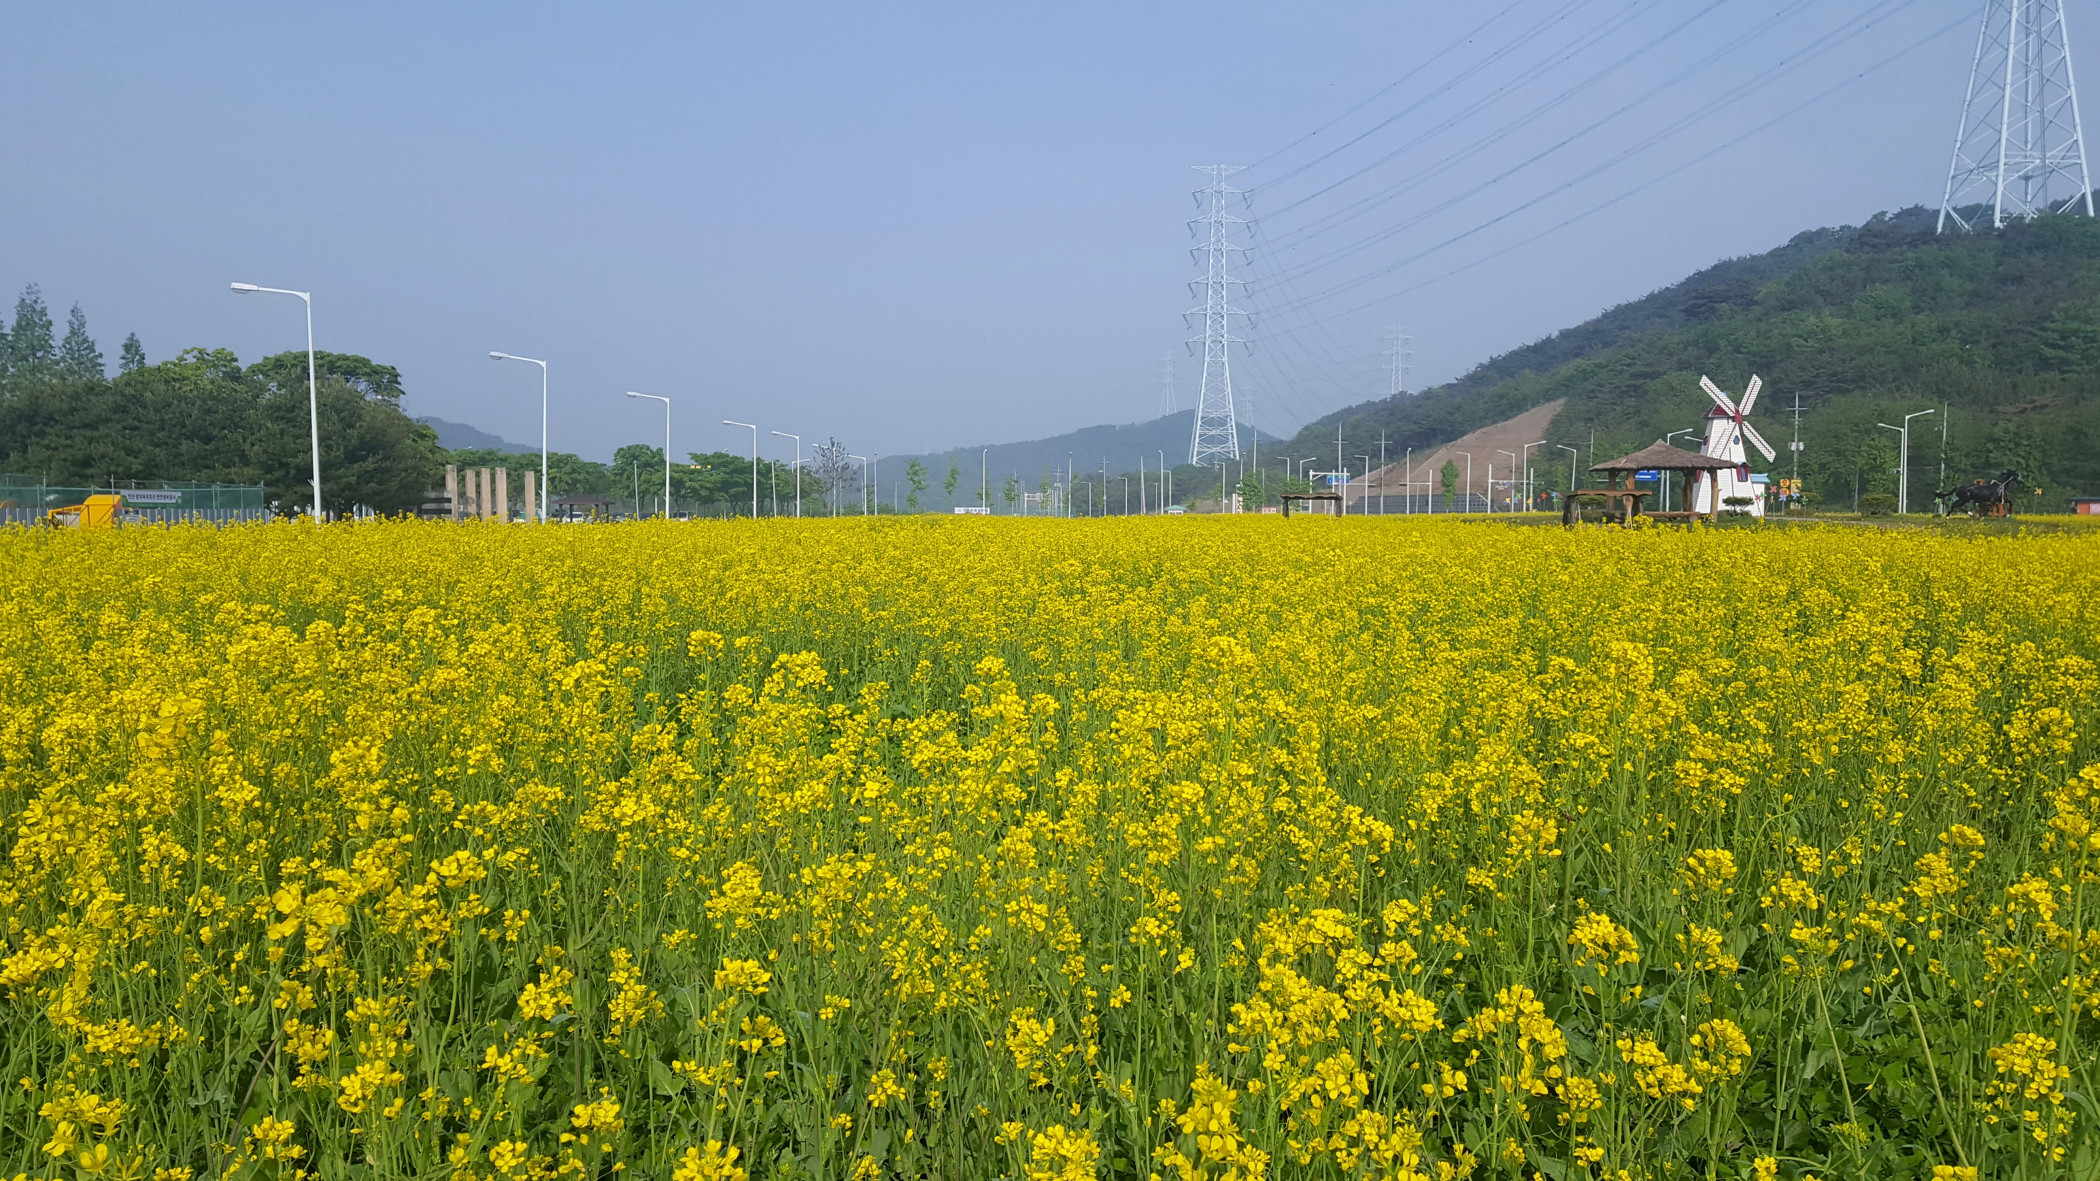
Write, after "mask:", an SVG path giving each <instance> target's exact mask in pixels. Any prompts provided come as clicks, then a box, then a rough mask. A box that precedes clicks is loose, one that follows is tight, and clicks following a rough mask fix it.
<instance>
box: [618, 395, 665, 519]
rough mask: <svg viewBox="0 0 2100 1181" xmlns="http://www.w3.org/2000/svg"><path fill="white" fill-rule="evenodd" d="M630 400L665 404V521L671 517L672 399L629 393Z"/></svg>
mask: <svg viewBox="0 0 2100 1181" xmlns="http://www.w3.org/2000/svg"><path fill="white" fill-rule="evenodd" d="M627 396H628V397H630V398H647V399H649V400H650V401H652V402H662V403H663V404H664V519H666V520H669V519H670V516H671V399H669V398H666V397H664V396H663V395H662V394H637V393H635V392H634V391H633V390H628V391H627Z"/></svg>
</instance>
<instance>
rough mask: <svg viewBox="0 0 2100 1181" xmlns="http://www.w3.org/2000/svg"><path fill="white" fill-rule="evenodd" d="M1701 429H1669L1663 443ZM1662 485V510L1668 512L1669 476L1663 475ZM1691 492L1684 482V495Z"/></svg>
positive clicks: (1696, 432)
mask: <svg viewBox="0 0 2100 1181" xmlns="http://www.w3.org/2000/svg"><path fill="white" fill-rule="evenodd" d="M1702 429H1703V428H1700V427H1687V428H1685V429H1684V430H1681V431H1671V432H1670V433H1669V434H1667V435H1664V436H1663V443H1664V444H1665V445H1673V444H1670V440H1672V439H1674V438H1676V437H1677V436H1679V435H1696V434H1700V433H1701V431H1702ZM1657 474H1658V475H1660V474H1661V473H1659V472H1658V473H1657ZM1609 482H1610V481H1606V483H1609ZM1662 486H1663V511H1664V512H1669V511H1670V480H1669V477H1667V476H1664V477H1663V482H1662ZM1691 494H1692V485H1690V484H1686V485H1685V495H1686V496H1690V495H1691ZM1684 507H1685V508H1687V509H1689V508H1691V507H1692V506H1691V505H1685V506H1684Z"/></svg>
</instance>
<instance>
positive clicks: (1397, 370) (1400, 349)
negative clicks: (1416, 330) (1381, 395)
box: [1386, 328, 1415, 398]
mask: <svg viewBox="0 0 2100 1181" xmlns="http://www.w3.org/2000/svg"><path fill="white" fill-rule="evenodd" d="M1413 343H1415V338H1414V337H1412V336H1408V335H1406V333H1405V330H1403V329H1400V328H1395V329H1393V348H1392V352H1391V354H1390V355H1391V356H1392V358H1393V381H1392V388H1391V389H1389V390H1387V391H1386V396H1388V397H1393V398H1397V397H1399V396H1400V395H1402V394H1404V393H1406V392H1407V371H1408V368H1409V364H1408V363H1409V362H1410V361H1413V360H1414V359H1415V354H1414V351H1413V350H1412V349H1410V348H1408V346H1409V345H1411V344H1413Z"/></svg>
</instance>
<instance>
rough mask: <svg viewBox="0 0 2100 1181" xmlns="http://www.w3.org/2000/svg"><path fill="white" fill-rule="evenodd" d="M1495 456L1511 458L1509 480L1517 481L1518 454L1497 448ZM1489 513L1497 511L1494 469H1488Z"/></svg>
mask: <svg viewBox="0 0 2100 1181" xmlns="http://www.w3.org/2000/svg"><path fill="white" fill-rule="evenodd" d="M1495 454H1497V455H1507V456H1509V478H1510V479H1512V480H1514V479H1516V478H1517V463H1518V460H1517V453H1516V452H1514V451H1504V450H1503V449H1502V448H1500V447H1497V448H1495ZM1488 511H1489V512H1494V511H1495V469H1494V468H1492V467H1490V468H1488Z"/></svg>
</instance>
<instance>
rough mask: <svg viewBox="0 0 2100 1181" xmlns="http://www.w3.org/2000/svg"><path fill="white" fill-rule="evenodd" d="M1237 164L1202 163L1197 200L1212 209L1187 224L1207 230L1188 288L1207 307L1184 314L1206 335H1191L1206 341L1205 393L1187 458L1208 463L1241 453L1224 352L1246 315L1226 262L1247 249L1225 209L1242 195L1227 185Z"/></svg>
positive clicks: (1234, 220) (1194, 252)
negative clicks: (1197, 275)
mask: <svg viewBox="0 0 2100 1181" xmlns="http://www.w3.org/2000/svg"><path fill="white" fill-rule="evenodd" d="M1241 167H1242V166H1240V165H1236V164H1201V165H1197V166H1196V171H1198V172H1207V173H1209V174H1210V177H1211V183H1210V184H1209V185H1208V186H1206V187H1204V188H1201V189H1198V190H1196V203H1197V205H1198V206H1199V207H1202V206H1205V204H1206V202H1207V208H1208V210H1209V212H1207V213H1205V214H1204V215H1203V216H1202V217H1199V218H1196V219H1195V220H1193V221H1191V222H1189V229H1190V230H1192V231H1193V230H1195V228H1196V227H1197V226H1202V227H1204V228H1205V231H1206V232H1205V233H1204V235H1203V236H1204V237H1205V239H1206V241H1205V243H1204V244H1203V245H1201V246H1198V247H1195V248H1193V249H1191V250H1190V251H1189V253H1190V254H1192V255H1194V256H1195V257H1196V258H1197V260H1198V261H1200V262H1202V263H1203V264H1204V265H1203V278H1201V279H1199V280H1196V281H1194V282H1191V283H1190V284H1189V287H1190V289H1191V290H1194V289H1195V288H1197V287H1201V288H1202V289H1203V306H1202V307H1200V308H1195V309H1193V310H1191V311H1189V312H1188V313H1186V317H1185V318H1187V317H1195V316H1201V317H1203V335H1202V337H1200V338H1197V339H1191V340H1190V341H1189V345H1190V346H1191V347H1192V348H1193V347H1194V346H1195V345H1196V344H1198V343H1199V341H1200V343H1201V344H1202V345H1203V391H1202V393H1201V394H1200V395H1199V396H1198V397H1197V400H1196V429H1195V432H1194V434H1193V435H1192V436H1191V437H1190V439H1189V462H1190V463H1192V464H1195V465H1196V466H1198V467H1206V466H1208V465H1210V464H1212V463H1215V462H1216V461H1218V460H1220V459H1238V458H1239V457H1240V428H1239V421H1238V419H1237V417H1236V416H1235V414H1234V411H1233V403H1232V362H1231V359H1230V358H1229V357H1228V356H1227V355H1226V353H1227V349H1228V348H1229V347H1230V346H1231V345H1234V344H1243V343H1245V342H1244V341H1242V340H1241V338H1239V337H1237V336H1234V335H1232V325H1231V318H1232V317H1234V316H1244V315H1246V314H1247V313H1245V312H1243V311H1241V310H1240V309H1239V308H1236V307H1233V306H1232V302H1231V299H1230V298H1229V291H1230V288H1231V286H1232V285H1233V284H1234V283H1240V282H1242V280H1239V279H1235V278H1233V277H1232V268H1231V267H1230V266H1229V265H1228V262H1227V260H1228V259H1230V258H1231V256H1232V253H1233V252H1234V251H1236V250H1245V249H1246V247H1244V246H1240V245H1237V244H1235V243H1233V242H1231V241H1229V240H1228V236H1227V231H1228V230H1229V229H1230V228H1231V227H1232V226H1235V225H1245V224H1246V222H1245V221H1244V219H1241V218H1237V217H1234V216H1233V215H1231V214H1230V213H1227V212H1226V211H1225V206H1226V203H1227V202H1228V201H1230V200H1231V199H1232V198H1234V197H1241V196H1244V194H1243V193H1242V192H1241V191H1240V190H1239V189H1235V188H1231V187H1229V186H1227V185H1226V183H1225V178H1226V177H1228V176H1231V175H1232V174H1233V173H1235V172H1238V171H1240V170H1241Z"/></svg>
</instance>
